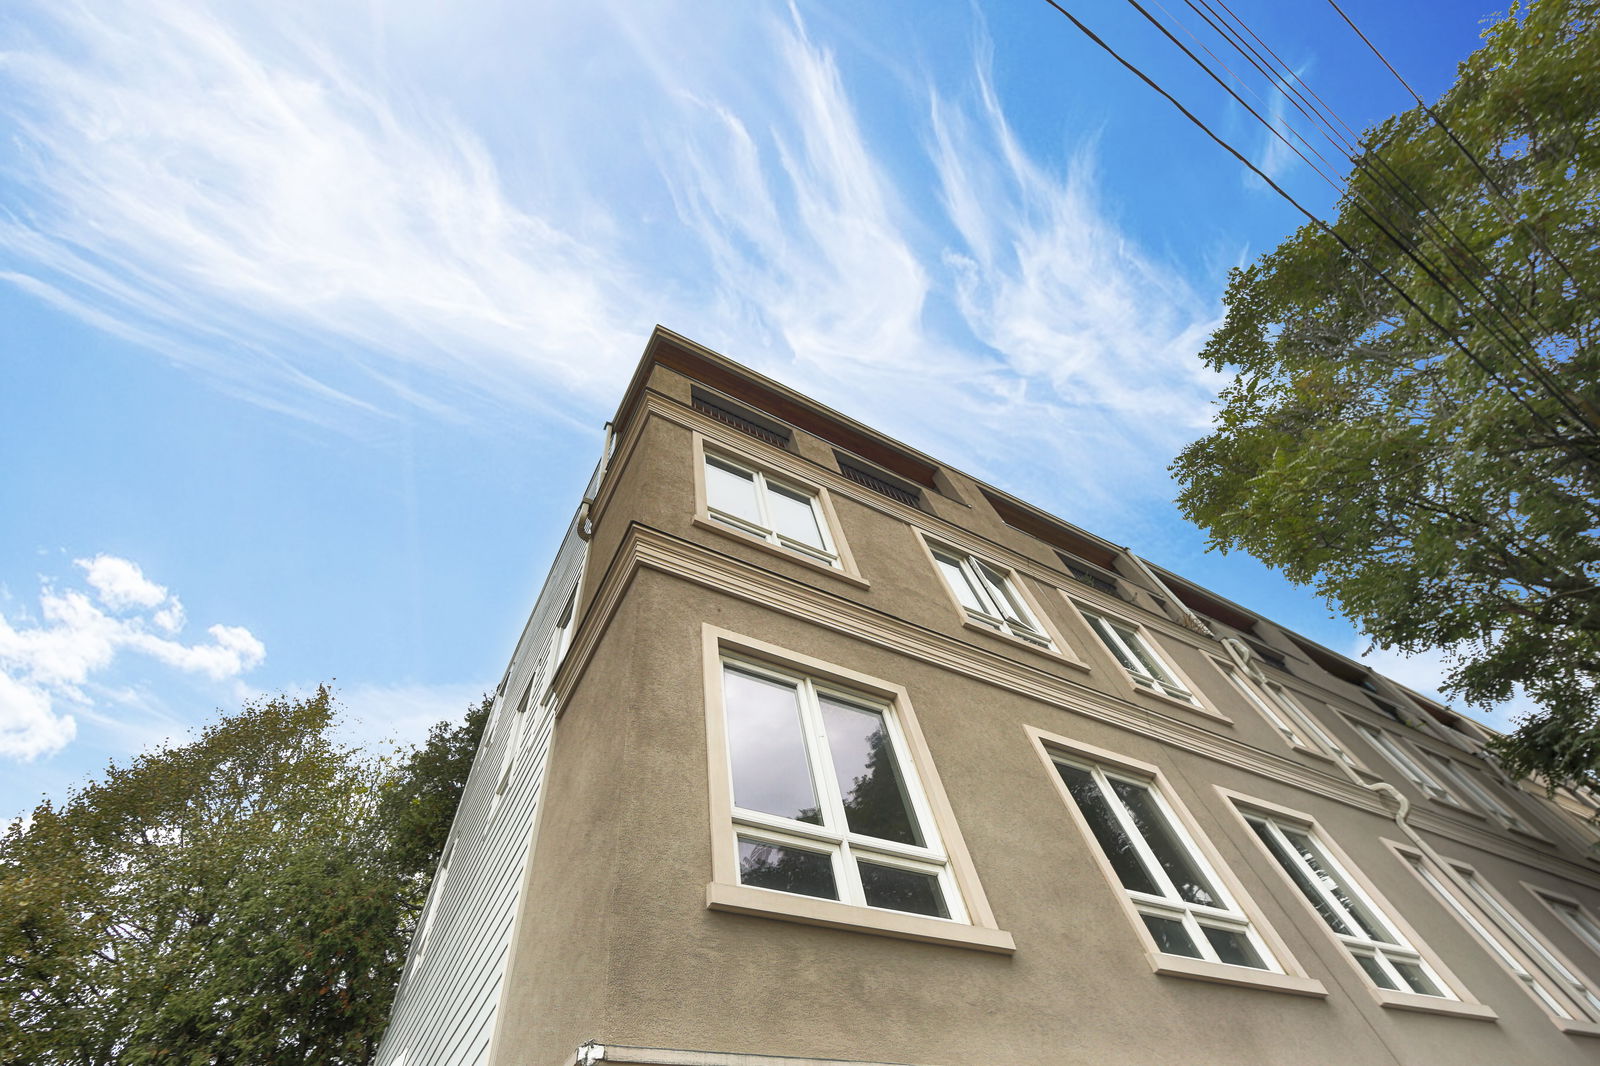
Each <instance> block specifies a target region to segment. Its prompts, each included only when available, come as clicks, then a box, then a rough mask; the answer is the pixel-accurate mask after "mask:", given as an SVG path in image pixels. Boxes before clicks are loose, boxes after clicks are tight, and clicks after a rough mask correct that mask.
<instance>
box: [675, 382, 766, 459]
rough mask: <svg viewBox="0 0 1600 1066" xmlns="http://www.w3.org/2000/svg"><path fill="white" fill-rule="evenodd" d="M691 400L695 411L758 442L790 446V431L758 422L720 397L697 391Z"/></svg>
mask: <svg viewBox="0 0 1600 1066" xmlns="http://www.w3.org/2000/svg"><path fill="white" fill-rule="evenodd" d="M690 399H691V401H692V403H693V404H694V409H695V410H696V411H699V412H700V413H701V414H703V415H705V416H706V417H708V418H714V419H716V420H717V421H718V422H721V423H722V424H723V425H725V426H732V427H733V428H734V429H736V430H738V431H739V432H740V433H746V434H749V435H750V436H752V437H754V438H755V439H756V440H763V441H766V442H767V443H768V444H771V445H774V446H775V447H779V448H787V447H788V446H789V431H788V430H786V429H784V428H782V427H780V426H777V425H774V424H773V423H770V422H765V421H757V420H756V418H755V417H754V416H752V415H751V414H750V413H749V412H747V411H740V410H739V409H738V408H736V407H734V405H732V404H730V403H728V402H727V401H725V400H723V399H722V398H721V397H720V396H712V395H710V394H709V393H705V392H701V391H700V390H699V389H695V390H694V392H693V394H692V395H691V397H690Z"/></svg>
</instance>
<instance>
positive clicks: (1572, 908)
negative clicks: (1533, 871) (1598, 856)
mask: <svg viewBox="0 0 1600 1066" xmlns="http://www.w3.org/2000/svg"><path fill="white" fill-rule="evenodd" d="M1533 892H1534V894H1535V895H1537V896H1538V897H1539V899H1540V901H1541V902H1543V903H1544V905H1545V906H1546V907H1549V908H1550V910H1551V911H1553V912H1554V913H1555V916H1556V917H1557V918H1560V919H1561V922H1562V924H1563V925H1565V926H1566V927H1567V928H1568V929H1571V930H1572V931H1573V933H1575V934H1576V935H1577V937H1578V939H1579V940H1581V941H1583V942H1584V943H1585V944H1587V945H1589V947H1590V948H1592V949H1593V950H1594V952H1595V954H1597V955H1600V922H1597V921H1595V917H1594V915H1592V914H1590V913H1589V912H1588V910H1586V909H1585V908H1584V907H1583V905H1582V904H1580V903H1578V902H1577V901H1576V900H1571V899H1567V898H1566V897H1565V896H1558V895H1556V894H1554V893H1553V892H1546V891H1543V890H1541V889H1537V888H1535V889H1534V890H1533Z"/></svg>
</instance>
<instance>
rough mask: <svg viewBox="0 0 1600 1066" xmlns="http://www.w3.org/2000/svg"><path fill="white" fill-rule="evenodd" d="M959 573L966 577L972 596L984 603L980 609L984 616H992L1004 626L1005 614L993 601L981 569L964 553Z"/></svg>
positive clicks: (992, 595) (992, 594)
mask: <svg viewBox="0 0 1600 1066" xmlns="http://www.w3.org/2000/svg"><path fill="white" fill-rule="evenodd" d="M961 573H962V576H963V577H965V578H966V579H967V587H968V588H970V589H971V590H972V595H973V598H974V599H976V600H977V601H978V602H979V603H981V604H983V605H984V610H983V611H982V614H983V615H984V617H986V618H992V619H994V620H995V621H996V622H999V623H1000V625H1001V626H1002V627H1003V626H1005V624H1006V616H1005V612H1004V609H1003V608H1001V606H1000V605H999V604H998V603H996V602H995V598H994V593H993V592H992V591H991V590H990V588H989V582H988V581H987V580H985V578H984V576H983V571H982V569H980V568H979V566H978V564H977V562H976V561H975V560H974V559H973V558H972V556H970V555H966V554H963V555H962V556H961Z"/></svg>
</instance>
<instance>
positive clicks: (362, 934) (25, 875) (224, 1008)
mask: <svg viewBox="0 0 1600 1066" xmlns="http://www.w3.org/2000/svg"><path fill="white" fill-rule="evenodd" d="M474 715H477V716H478V717H477V718H476V719H474V717H473V716H474ZM468 721H469V723H473V722H475V723H476V724H475V725H464V726H458V727H452V726H448V725H441V726H440V727H438V728H436V729H435V731H434V733H433V735H431V736H430V738H429V743H428V744H427V745H425V746H424V747H423V748H422V749H418V750H414V751H412V752H411V753H409V754H408V755H407V756H406V757H404V758H402V759H401V760H400V761H399V763H398V765H396V766H390V765H389V764H388V763H386V762H385V761H384V760H382V759H374V758H369V757H367V756H365V755H363V754H361V753H360V752H358V751H356V750H354V749H352V748H349V747H346V746H342V745H340V744H338V743H336V742H335V740H334V739H333V738H332V735H331V734H332V730H333V727H334V725H335V722H336V707H335V704H334V702H333V700H332V698H331V697H330V695H329V693H328V691H327V690H326V689H319V690H318V691H317V692H316V694H315V695H313V696H311V697H309V698H306V699H292V698H288V697H278V698H274V699H266V700H261V701H258V702H255V703H251V704H247V705H246V706H245V707H244V708H243V710H241V711H240V712H238V713H236V714H232V715H228V716H224V717H222V718H221V719H220V720H219V721H217V722H216V723H215V724H213V725H212V726H210V727H209V728H207V729H205V730H204V731H203V732H202V733H201V734H200V735H199V736H198V737H197V738H196V739H195V740H194V741H193V742H191V743H188V744H183V745H178V746H169V747H164V748H161V749H158V750H156V751H153V752H150V753H147V754H144V755H141V756H138V757H137V758H135V759H133V760H132V761H131V762H129V763H128V764H127V765H126V766H117V765H115V764H113V765H111V766H109V767H108V768H107V769H106V771H105V774H104V776H103V777H102V778H101V779H100V780H97V781H92V782H90V783H88V784H86V785H84V786H83V787H81V788H80V789H78V790H77V791H76V792H74V793H73V794H72V795H71V796H69V797H68V798H67V800H66V801H65V802H64V803H62V804H61V805H59V806H56V805H53V804H50V803H48V802H47V803H44V804H41V805H40V806H39V807H38V808H37V809H36V810H35V811H34V812H33V815H32V817H31V819H29V820H28V821H27V822H26V823H19V824H17V825H13V826H12V827H11V828H10V829H9V830H8V831H7V832H6V834H5V835H4V837H0V899H4V900H5V901H6V905H5V907H4V909H3V910H0V1061H4V1062H7V1063H13V1062H14V1063H29V1064H48V1066H54V1064H63V1066H65V1064H72V1066H102V1064H105V1066H109V1064H119V1066H120V1064H146V1063H156V1064H167V1063H173V1064H178V1063H181V1064H184V1066H198V1064H202V1063H203V1064H225V1063H316V1064H330V1066H331V1064H343V1063H352V1064H355V1063H365V1062H367V1061H368V1060H369V1059H370V1058H371V1055H372V1052H373V1051H374V1050H375V1049H376V1046H377V1041H378V1039H379V1038H380V1037H381V1035H382V1031H383V1026H384V1023H385V1022H386V1020H387V1016H388V1009H389V1004H390V1001H391V1000H392V998H393V993H394V986H395V981H396V978H397V976H398V972H399V967H400V965H401V963H402V961H403V957H404V951H405V946H406V943H407V940H408V937H409V934H410V931H411V929H412V927H413V925H414V920H415V914H416V912H417V910H418V909H419V908H420V904H421V900H422V898H423V896H424V894H425V893H426V890H427V882H428V878H429V876H431V867H432V864H433V862H434V861H436V860H437V857H438V847H439V844H440V843H441V842H442V839H443V829H442V828H441V826H447V825H448V821H449V818H450V816H451V814H453V804H449V805H445V804H434V803H433V802H432V797H431V790H434V789H438V790H440V791H441V792H444V793H447V794H448V795H450V796H452V797H454V796H458V795H459V792H460V785H461V781H462V780H463V779H464V777H465V769H466V766H465V764H463V763H462V762H461V760H460V759H459V758H458V759H456V760H454V761H452V760H450V759H448V758H443V759H437V758H432V757H431V755H430V754H428V753H430V752H432V751H433V750H434V749H435V748H436V747H438V745H436V743H435V742H436V741H440V740H441V738H443V740H444V741H447V742H446V743H444V744H443V746H444V748H446V749H449V751H447V752H446V754H449V753H450V752H453V751H455V749H457V748H459V747H460V746H461V745H462V744H466V746H467V747H469V748H470V747H471V746H472V745H474V744H475V742H476V735H475V732H474V734H473V736H472V737H471V743H467V742H466V741H465V740H464V739H462V738H460V737H458V736H457V733H459V731H460V730H462V729H463V728H466V729H468V730H474V729H481V711H480V710H478V709H475V710H473V711H471V712H469V716H468ZM451 742H453V743H451ZM468 761H470V760H468ZM398 795H405V796H409V797H411V801H412V802H411V804H410V805H409V806H408V808H407V814H408V815H409V816H408V817H407V818H404V819H401V820H400V821H399V822H398V823H397V822H396V820H395V819H393V818H388V817H382V816H380V813H379V812H380V811H381V810H382V809H384V808H385V807H386V805H387V806H392V805H393V802H394V801H393V800H392V799H391V797H393V796H398ZM424 809H425V810H427V811H429V812H431V814H430V817H432V818H433V822H431V823H430V822H429V821H428V818H427V817H423V816H422V815H421V814H420V813H418V812H420V811H421V810H424ZM429 848H432V849H433V850H432V852H431V853H430V852H429V851H428V849H429Z"/></svg>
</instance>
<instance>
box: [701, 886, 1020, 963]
mask: <svg viewBox="0 0 1600 1066" xmlns="http://www.w3.org/2000/svg"><path fill="white" fill-rule="evenodd" d="M706 907H707V908H709V909H711V910H714V911H728V912H730V913H733V914H749V915H753V916H755V917H757V918H773V919H776V920H778V921H788V922H799V923H801V924H802V925H819V926H823V927H826V928H829V929H846V930H850V931H852V932H857V933H876V934H877V935H879V936H889V937H897V938H899V939H901V940H920V941H923V942H925V943H929V944H945V945H948V946H950V947H958V948H971V949H973V950H975V951H991V952H995V953H996V954H1000V955H1011V954H1013V953H1015V952H1016V950H1017V945H1016V942H1015V941H1013V940H1012V939H1011V934H1010V933H1007V932H1005V931H1003V930H1000V929H983V928H980V927H978V926H975V925H963V924H961V923H959V922H948V921H944V920H942V919H939V918H924V917H922V916H921V915H917V914H901V913H899V912H897V911H880V910H874V909H872V908H870V907H853V906H851V905H850V904H848V903H839V902H837V901H836V900H831V899H813V898H812V897H810V896H791V895H787V894H785V893H782V892H771V891H768V890H766V889H762V888H751V887H750V886H748V885H729V884H724V883H722V882H721V881H712V882H711V883H710V884H708V885H706Z"/></svg>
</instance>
